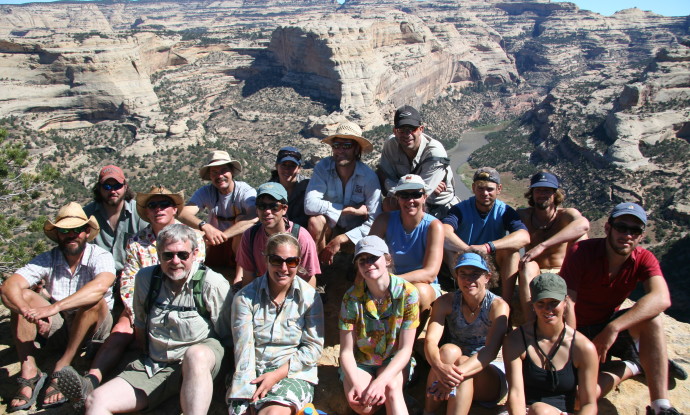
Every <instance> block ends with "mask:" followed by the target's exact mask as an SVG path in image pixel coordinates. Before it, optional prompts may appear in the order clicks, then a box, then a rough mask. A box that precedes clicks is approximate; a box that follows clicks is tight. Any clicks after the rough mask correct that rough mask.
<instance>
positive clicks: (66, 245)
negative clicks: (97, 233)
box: [58, 238, 86, 256]
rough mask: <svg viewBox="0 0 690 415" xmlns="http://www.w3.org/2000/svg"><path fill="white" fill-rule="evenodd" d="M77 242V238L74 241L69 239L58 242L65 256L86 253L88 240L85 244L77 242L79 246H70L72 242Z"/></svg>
mask: <svg viewBox="0 0 690 415" xmlns="http://www.w3.org/2000/svg"><path fill="white" fill-rule="evenodd" d="M73 241H76V238H74V239H68V240H62V241H59V242H58V246H59V247H60V250H61V251H62V253H63V254H65V255H70V256H74V255H79V254H81V253H82V252H84V249H86V240H84V241H83V242H81V243H80V242H79V241H77V245H70V243H71V242H73Z"/></svg>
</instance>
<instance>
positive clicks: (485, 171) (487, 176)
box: [472, 167, 501, 184]
mask: <svg viewBox="0 0 690 415" xmlns="http://www.w3.org/2000/svg"><path fill="white" fill-rule="evenodd" d="M478 180H486V181H489V182H494V183H496V184H501V176H500V175H499V174H498V171H496V169H494V168H493V167H480V168H478V169H477V171H475V172H474V178H473V179H472V181H473V182H476V181H478Z"/></svg>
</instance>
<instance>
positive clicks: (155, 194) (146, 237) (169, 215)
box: [58, 186, 206, 407]
mask: <svg viewBox="0 0 690 415" xmlns="http://www.w3.org/2000/svg"><path fill="white" fill-rule="evenodd" d="M136 204H137V212H138V213H139V216H140V217H141V218H142V219H144V220H146V221H147V222H148V223H149V225H148V226H146V227H145V228H144V229H142V230H141V231H139V233H138V234H136V235H135V236H133V237H131V238H129V240H128V241H127V249H126V252H127V262H126V263H125V267H124V269H123V270H122V277H121V284H120V296H121V298H122V303H123V305H124V307H125V308H124V310H123V311H122V314H121V315H120V318H119V319H118V321H117V324H115V326H114V327H113V330H112V333H111V335H110V337H108V340H106V342H105V343H104V344H103V346H102V347H101V348H100V349H99V350H98V353H97V354H96V356H95V357H94V359H93V362H92V363H91V368H90V369H89V372H88V374H87V375H86V376H85V377H82V376H81V375H79V373H77V371H76V370H75V369H74V368H72V366H65V367H64V368H62V370H60V372H59V374H60V375H59V377H58V386H59V387H60V390H62V392H63V393H64V394H65V396H66V397H67V398H69V399H70V400H71V401H72V402H73V404H75V405H76V406H77V407H82V406H83V404H84V401H85V400H86V397H87V396H88V394H89V393H90V392H91V391H92V390H93V389H94V388H96V387H97V386H98V385H99V384H100V383H101V381H102V380H103V374H104V373H108V372H109V371H111V370H112V369H113V368H114V367H115V365H116V364H117V363H118V362H119V361H120V359H121V358H122V354H123V353H124V352H125V350H126V349H127V346H129V344H130V343H131V342H132V340H134V330H133V327H134V314H133V312H132V301H133V297H134V280H135V276H136V274H137V272H139V270H140V269H142V268H144V267H148V266H151V265H156V264H158V251H157V249H156V237H157V235H158V233H159V232H160V231H161V230H163V228H165V227H166V226H168V225H170V224H173V223H179V222H177V220H176V219H175V218H176V217H177V215H178V214H179V212H180V211H181V210H182V207H183V206H184V196H183V194H182V193H181V192H180V193H173V192H171V191H170V190H168V189H166V188H165V187H163V186H152V187H151V190H149V192H148V193H138V194H137V197H136ZM195 234H196V235H197V245H198V249H199V251H198V252H197V255H196V259H195V261H196V262H197V263H199V264H201V263H203V262H204V258H205V257H206V249H205V247H204V240H203V238H202V234H201V232H198V231H195Z"/></svg>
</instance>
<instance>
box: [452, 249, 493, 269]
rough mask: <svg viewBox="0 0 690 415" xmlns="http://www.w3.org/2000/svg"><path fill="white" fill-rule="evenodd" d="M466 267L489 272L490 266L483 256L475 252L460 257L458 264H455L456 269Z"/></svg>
mask: <svg viewBox="0 0 690 415" xmlns="http://www.w3.org/2000/svg"><path fill="white" fill-rule="evenodd" d="M465 266H473V267H477V268H479V269H483V270H484V271H486V272H489V266H488V265H487V264H486V261H484V258H482V256H481V255H479V254H475V253H474V252H466V253H464V254H462V255H460V256H459V257H458V262H457V264H455V269H458V268H460V267H465Z"/></svg>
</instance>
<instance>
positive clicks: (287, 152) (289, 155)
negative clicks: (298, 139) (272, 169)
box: [276, 147, 302, 166]
mask: <svg viewBox="0 0 690 415" xmlns="http://www.w3.org/2000/svg"><path fill="white" fill-rule="evenodd" d="M284 161H292V162H294V163H296V164H297V165H298V166H301V165H302V153H300V151H299V150H298V149H297V148H296V147H283V148H281V149H280V150H278V157H276V164H280V163H282V162H284Z"/></svg>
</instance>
